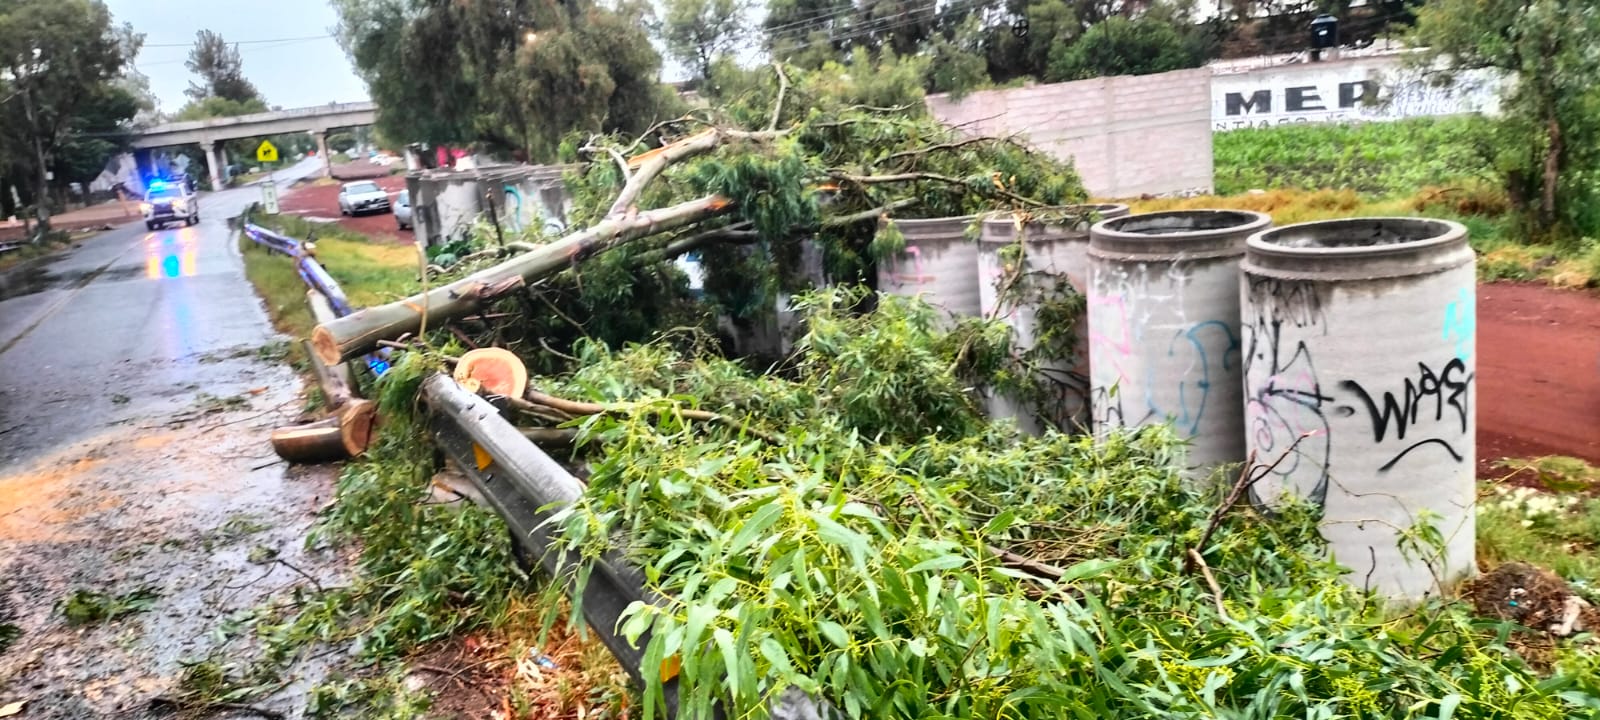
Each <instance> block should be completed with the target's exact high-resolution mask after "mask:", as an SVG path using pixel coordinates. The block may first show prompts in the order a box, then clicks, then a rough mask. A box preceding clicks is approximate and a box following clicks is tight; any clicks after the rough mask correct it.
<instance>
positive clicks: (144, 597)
mask: <svg viewBox="0 0 1600 720" xmlns="http://www.w3.org/2000/svg"><path fill="white" fill-rule="evenodd" d="M160 597H161V596H160V595H158V594H157V593H156V591H155V590H154V589H152V588H139V589H137V590H133V591H130V592H127V593H124V594H122V595H112V594H109V593H102V592H97V591H93V590H85V589H82V588H79V589H76V590H73V591H72V592H71V593H70V594H69V595H67V596H66V597H65V598H62V600H61V601H60V602H58V603H56V609H57V610H58V611H59V612H60V613H61V617H63V618H65V619H66V621H67V624H68V625H90V624H93V623H98V622H105V621H109V620H116V619H117V618H120V617H124V616H127V615H132V614H135V613H142V612H145V611H146V610H149V609H150V608H152V607H154V606H155V603H156V600H158V599H160Z"/></svg>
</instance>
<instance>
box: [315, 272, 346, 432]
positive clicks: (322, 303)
mask: <svg viewBox="0 0 1600 720" xmlns="http://www.w3.org/2000/svg"><path fill="white" fill-rule="evenodd" d="M306 302H307V303H308V304H309V305H311V315H312V317H314V318H316V320H317V322H319V323H322V322H331V321H333V320H334V319H336V318H337V317H338V316H337V315H335V314H334V313H333V308H332V307H331V306H330V305H329V304H328V299H327V298H325V297H323V296H322V293H319V292H317V291H316V290H307V291H306ZM305 347H306V354H307V355H308V356H310V359H311V369H312V371H314V372H315V373H316V375H317V384H318V385H320V386H322V396H323V397H324V398H325V399H327V401H328V407H329V408H333V409H338V408H339V407H342V406H343V405H344V404H345V403H347V402H349V401H350V399H351V398H354V397H355V396H356V392H355V388H356V376H355V373H354V372H353V371H352V370H351V368H350V365H349V364H348V363H336V364H333V365H329V364H327V363H325V362H323V361H322V358H321V356H319V355H317V353H316V351H315V350H313V349H312V347H311V343H310V342H309V341H307V342H306V344H305Z"/></svg>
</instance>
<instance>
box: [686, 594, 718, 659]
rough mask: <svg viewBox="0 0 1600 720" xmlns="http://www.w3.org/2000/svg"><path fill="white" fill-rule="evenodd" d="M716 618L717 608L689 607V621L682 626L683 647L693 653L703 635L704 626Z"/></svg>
mask: <svg viewBox="0 0 1600 720" xmlns="http://www.w3.org/2000/svg"><path fill="white" fill-rule="evenodd" d="M716 618H717V608H716V607H714V606H711V605H690V606H689V620H688V622H686V623H685V624H684V634H683V647H685V648H687V649H688V651H689V652H694V651H695V646H697V645H699V644H700V639H701V638H702V637H703V636H704V635H705V632H706V626H707V625H710V624H711V621H713V620H715V619H716Z"/></svg>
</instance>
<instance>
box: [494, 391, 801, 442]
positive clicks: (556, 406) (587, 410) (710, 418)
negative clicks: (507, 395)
mask: <svg viewBox="0 0 1600 720" xmlns="http://www.w3.org/2000/svg"><path fill="white" fill-rule="evenodd" d="M524 397H525V398H526V400H525V401H526V402H529V403H532V404H534V405H542V406H544V407H547V408H550V409H552V410H555V411H557V412H560V413H564V414H566V415H571V416H573V417H580V416H584V415H602V414H624V415H625V414H632V413H635V412H638V411H639V410H640V408H639V407H637V406H635V404H611V403H608V404H605V405H602V404H600V403H591V402H580V401H577V400H568V399H565V398H558V397H555V396H553V395H546V394H544V393H542V392H539V391H538V390H534V389H532V388H530V389H529V390H528V392H527V393H526V395H524ZM647 409H649V410H651V411H654V412H657V413H659V412H665V411H666V410H665V409H662V408H647ZM671 411H672V412H675V413H677V414H678V415H679V416H680V417H682V418H683V419H685V420H695V421H698V422H705V423H715V424H718V425H723V426H726V427H729V428H732V429H734V430H737V431H739V432H742V433H745V434H748V435H750V436H751V437H755V438H760V439H761V440H763V441H765V442H767V443H768V444H772V445H779V444H782V443H783V438H781V437H779V436H776V435H772V434H769V433H766V432H763V431H761V430H757V429H755V428H753V427H750V426H749V425H746V424H744V423H741V422H739V421H738V420H735V419H733V418H730V417H728V416H726V415H720V414H717V413H714V412H708V411H705V410H691V409H688V408H682V407H678V406H676V405H674V406H673V407H672V408H671Z"/></svg>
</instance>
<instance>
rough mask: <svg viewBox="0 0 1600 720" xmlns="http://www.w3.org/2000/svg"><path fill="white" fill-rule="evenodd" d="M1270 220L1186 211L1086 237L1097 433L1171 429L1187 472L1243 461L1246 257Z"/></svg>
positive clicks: (1122, 223) (1111, 226)
mask: <svg viewBox="0 0 1600 720" xmlns="http://www.w3.org/2000/svg"><path fill="white" fill-rule="evenodd" d="M1271 223H1272V219H1271V218H1269V217H1268V216H1266V215H1263V214H1261V213H1257V212H1247V211H1242V210H1185V211H1174V212H1160V213H1149V214H1145V215H1130V216H1128V217H1123V218H1116V219H1112V220H1103V221H1101V222H1099V223H1096V224H1095V226H1094V227H1092V228H1090V230H1089V268H1090V269H1089V377H1090V381H1089V385H1090V396H1091V400H1092V402H1093V411H1092V412H1093V420H1094V427H1095V429H1096V430H1097V431H1099V430H1103V429H1105V428H1110V427H1117V426H1122V427H1137V426H1141V425H1147V424H1155V423H1166V422H1170V423H1171V424H1172V427H1173V429H1174V430H1175V431H1176V432H1177V433H1178V435H1180V436H1181V437H1183V438H1185V439H1187V440H1188V441H1189V452H1188V461H1187V466H1186V474H1187V475H1188V476H1189V477H1190V478H1192V479H1201V478H1204V477H1205V476H1207V475H1208V474H1210V473H1211V472H1212V471H1213V470H1215V469H1217V468H1218V467H1220V466H1222V465H1226V464H1228V463H1237V462H1242V461H1243V460H1244V459H1245V454H1244V418H1243V413H1242V410H1243V405H1244V402H1243V397H1242V395H1241V391H1242V385H1243V381H1242V377H1241V372H1240V365H1239V257H1240V256H1241V255H1243V254H1244V244H1245V239H1246V238H1248V237H1249V236H1250V235H1251V234H1253V233H1256V232H1259V231H1261V230H1264V229H1266V228H1267V227H1268V226H1269V225H1271Z"/></svg>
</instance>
